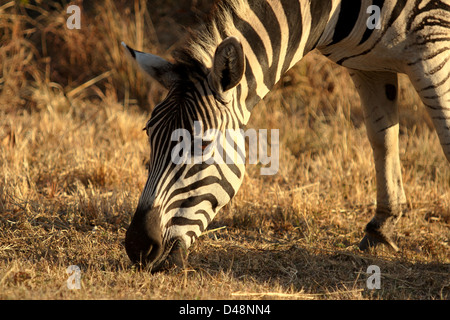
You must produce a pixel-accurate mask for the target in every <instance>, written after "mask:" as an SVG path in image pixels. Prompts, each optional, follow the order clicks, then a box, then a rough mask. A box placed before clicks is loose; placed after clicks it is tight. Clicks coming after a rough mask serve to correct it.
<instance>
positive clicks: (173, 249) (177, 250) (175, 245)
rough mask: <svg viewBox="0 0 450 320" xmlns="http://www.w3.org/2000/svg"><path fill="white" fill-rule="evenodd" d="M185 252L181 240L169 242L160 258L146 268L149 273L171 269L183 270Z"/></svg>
mask: <svg viewBox="0 0 450 320" xmlns="http://www.w3.org/2000/svg"><path fill="white" fill-rule="evenodd" d="M186 257H187V250H186V246H185V244H184V242H183V240H181V239H174V240H172V241H170V242H169V243H168V244H167V245H166V246H165V249H164V251H163V253H162V254H161V256H160V257H159V258H158V259H156V260H155V261H154V262H152V263H151V264H150V265H149V266H148V268H149V269H150V271H151V272H158V271H165V270H168V269H172V268H176V267H178V268H184V266H185V264H186Z"/></svg>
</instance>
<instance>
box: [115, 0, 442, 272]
mask: <svg viewBox="0 0 450 320" xmlns="http://www.w3.org/2000/svg"><path fill="white" fill-rule="evenodd" d="M374 9H378V10H374ZM122 45H123V46H124V47H125V49H126V50H125V52H127V54H128V55H129V56H131V57H132V58H133V60H134V61H136V62H137V64H138V65H139V66H140V67H141V69H143V70H144V71H145V73H146V74H148V75H150V77H151V78H153V79H155V80H157V81H158V82H159V83H160V84H161V85H162V86H164V87H165V88H167V90H168V95H167V97H166V98H165V99H164V100H163V101H162V102H161V103H160V104H158V105H156V106H155V108H154V109H153V111H152V114H151V117H150V120H149V121H148V122H147V124H146V126H145V129H144V130H146V132H147V134H148V137H149V138H148V139H149V144H150V148H151V151H150V167H149V174H148V179H147V182H146V184H145V187H144V189H143V192H142V195H141V196H140V198H139V202H138V205H137V209H136V212H135V214H134V216H133V218H132V221H131V224H130V226H129V228H128V230H127V232H126V236H125V248H126V252H127V254H128V256H129V258H130V259H131V261H132V262H133V263H141V264H142V265H146V266H147V267H148V268H150V270H152V271H156V270H160V269H164V268H166V267H168V266H172V265H178V266H182V265H183V263H184V262H185V258H186V255H187V249H188V248H189V247H190V246H191V245H192V243H193V242H194V241H195V239H196V238H197V237H199V235H200V234H201V233H202V232H203V231H204V230H205V229H206V227H207V226H208V224H209V223H210V222H211V220H213V219H214V217H215V215H216V214H217V212H218V211H219V210H220V209H221V208H222V207H223V206H224V205H226V204H227V203H229V202H230V201H231V199H232V198H233V197H234V195H235V194H236V192H237V191H238V189H239V188H240V186H241V184H242V181H243V178H244V172H245V165H244V164H242V163H229V164H216V163H212V164H207V163H204V162H203V163H196V164H192V163H191V164H188V163H181V164H180V163H178V164H174V163H173V162H172V161H171V160H170V152H171V150H172V149H173V148H174V146H175V145H176V143H177V141H173V140H171V139H170V137H171V132H172V131H173V130H175V129H177V128H184V129H186V130H188V131H189V132H193V130H194V128H193V123H194V122H195V121H200V122H202V123H203V126H204V128H205V129H209V128H214V129H218V130H222V131H223V130H226V129H234V130H237V129H239V128H242V127H244V126H245V125H246V123H247V121H248V120H249V117H250V114H251V112H252V109H253V108H254V107H255V106H256V105H257V103H258V101H260V100H261V99H262V98H263V97H264V96H265V95H266V94H267V93H268V92H269V91H270V90H271V88H272V87H273V86H274V85H275V84H276V83H277V81H278V80H279V79H280V77H281V76H282V75H283V74H284V73H285V72H286V71H287V70H289V69H290V68H291V67H292V66H294V65H295V64H296V63H297V62H299V61H300V60H301V59H302V57H303V56H305V55H306V54H307V53H308V52H310V51H312V50H318V51H319V52H320V53H322V54H323V55H324V56H326V57H327V58H328V59H330V60H331V61H333V62H335V63H337V64H338V65H341V66H343V67H345V68H347V69H348V71H349V74H350V76H351V78H352V80H353V82H354V84H355V86H356V89H357V91H358V93H359V96H360V98H361V104H362V108H363V114H364V120H365V125H366V129H367V134H368V138H369V141H370V144H371V147H372V149H373V158H374V162H375V170H376V187H377V196H376V200H377V202H376V203H377V207H376V212H375V214H374V216H373V218H372V219H371V220H370V221H369V222H368V224H367V225H366V227H365V230H364V231H365V235H364V237H363V239H362V240H361V242H360V244H359V248H360V249H361V250H366V249H367V248H369V247H374V246H376V245H378V244H385V245H387V246H388V247H391V248H393V249H394V250H399V249H398V247H397V245H396V244H395V242H394V240H393V232H394V226H395V224H396V222H397V220H398V219H399V218H400V216H401V215H402V212H403V210H404V209H405V206H406V197H405V192H404V190H403V183H402V176H401V169H400V158H399V146H398V135H399V115H398V94H397V93H398V81H397V75H398V73H403V74H406V75H408V76H409V79H410V80H411V82H412V84H413V86H414V87H415V89H416V91H417V92H418V94H419V96H420V98H421V100H422V101H423V103H424V105H425V107H426V109H427V111H428V114H429V115H430V117H431V119H432V120H433V123H434V127H435V129H436V131H437V135H438V137H439V140H440V143H441V146H442V149H443V151H444V154H445V156H446V158H447V160H448V161H450V1H449V0H361V1H353V0H222V1H219V2H218V3H216V4H215V6H214V8H213V10H212V13H211V14H210V17H209V20H208V21H207V22H206V23H205V24H203V25H201V26H200V27H198V28H197V29H196V30H195V31H193V32H191V34H189V35H188V37H187V41H186V43H184V44H183V45H181V46H180V47H179V48H177V49H175V50H174V52H173V54H172V56H173V58H174V62H169V61H167V60H165V59H163V58H161V57H159V56H156V55H153V54H150V53H144V52H140V51H137V50H134V49H132V48H130V47H129V46H127V45H126V44H124V43H122ZM207 143H211V141H207ZM207 143H206V144H207ZM204 147H206V146H205V145H202V148H204Z"/></svg>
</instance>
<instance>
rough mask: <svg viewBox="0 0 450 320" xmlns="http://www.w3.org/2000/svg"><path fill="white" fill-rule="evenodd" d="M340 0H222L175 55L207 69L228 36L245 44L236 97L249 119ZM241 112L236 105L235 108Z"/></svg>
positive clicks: (306, 49)
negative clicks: (242, 74)
mask: <svg viewBox="0 0 450 320" xmlns="http://www.w3.org/2000/svg"><path fill="white" fill-rule="evenodd" d="M339 2H340V0H314V1H311V0H265V1H262V0H223V1H221V2H219V3H218V4H217V6H216V8H215V10H214V12H213V14H212V16H211V20H210V21H209V22H208V23H206V24H205V25H203V26H202V27H200V29H199V30H197V32H195V33H194V34H192V35H191V38H190V39H189V41H188V45H187V47H186V48H184V49H183V50H181V51H180V52H178V53H177V54H176V57H177V58H178V59H179V60H181V61H191V62H192V61H195V63H194V64H195V65H197V66H198V65H201V66H202V67H203V69H204V72H205V73H206V72H207V70H208V69H209V68H211V66H212V60H213V56H214V52H215V49H216V48H217V46H218V45H219V43H220V42H221V41H222V40H223V39H225V38H226V37H229V36H235V37H237V38H238V39H239V40H240V41H241V43H242V45H243V48H244V53H245V60H246V61H245V62H246V70H245V74H244V77H243V80H242V82H241V84H240V85H238V87H237V88H236V95H237V96H236V99H237V102H238V104H239V109H240V110H243V111H241V114H238V117H239V118H241V120H242V122H243V123H244V124H245V123H246V122H247V121H248V119H249V117H250V112H251V110H252V109H253V107H254V106H255V105H256V104H257V103H258V101H260V100H261V99H262V98H263V97H264V96H265V95H266V94H267V93H268V92H269V91H270V90H271V89H272V87H273V86H274V85H275V84H276V83H277V82H278V80H279V79H280V78H281V76H282V75H283V74H284V73H285V72H286V71H287V70H289V69H290V68H291V67H292V66H293V65H294V64H295V63H297V62H298V61H299V60H300V59H301V58H302V57H303V56H304V55H305V54H306V53H307V52H309V51H311V50H312V49H314V48H315V47H316V45H317V44H318V42H319V40H320V37H321V36H322V34H323V31H324V29H325V27H326V25H327V23H328V21H329V17H330V16H331V13H332V12H333V11H334V9H335V7H336V5H337V3H339ZM236 111H237V110H236Z"/></svg>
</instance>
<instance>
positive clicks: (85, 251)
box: [0, 0, 450, 299]
mask: <svg viewBox="0 0 450 320" xmlns="http://www.w3.org/2000/svg"><path fill="white" fill-rule="evenodd" d="M37 2H38V3H39V1H37ZM195 2H196V3H197V7H195V8H194V7H191V6H190V5H191V2H190V1H186V2H183V4H178V3H177V2H174V1H169V2H167V1H163V0H155V1H152V3H151V7H152V8H155V10H152V11H151V15H150V14H149V10H148V7H149V6H150V5H148V6H147V5H146V2H145V1H137V0H136V1H134V2H128V3H127V2H126V1H116V2H113V1H109V0H105V1H101V2H100V1H96V2H94V3H96V4H95V5H92V6H93V7H89V8H86V7H85V8H83V16H82V19H83V20H82V29H81V30H68V29H66V28H65V19H66V17H67V14H65V9H64V8H65V7H64V6H61V5H59V4H57V3H50V4H49V3H48V2H45V5H44V4H42V3H40V5H39V6H36V7H33V5H32V4H31V3H32V2H31V1H30V3H28V2H27V1H22V2H21V4H20V5H19V4H16V3H15V2H13V1H11V2H8V3H6V4H4V5H2V6H0V42H1V47H0V61H1V68H0V148H1V153H0V299H99V298H106V299H261V298H263V299H449V297H450V288H449V286H450V276H449V271H450V270H449V263H450V255H449V224H450V166H449V164H448V163H447V162H446V160H445V158H444V155H443V152H442V150H441V148H440V146H439V143H438V140H437V138H436V134H435V133H434V132H433V131H432V130H430V122H429V120H428V118H427V116H426V114H425V112H424V108H423V107H422V105H421V103H420V101H419V99H418V97H417V95H416V94H415V92H414V91H413V89H412V88H411V86H410V85H409V83H408V82H407V80H406V79H405V78H402V79H401V80H402V86H401V92H400V97H401V101H402V106H401V116H402V129H401V136H400V143H401V148H400V149H401V159H402V164H403V177H404V183H405V191H406V194H407V197H408V199H409V203H408V207H409V212H408V214H407V215H406V217H404V218H402V219H401V220H400V222H399V225H398V234H397V241H398V244H399V247H400V248H401V251H400V252H399V253H393V252H390V251H386V250H384V249H383V248H380V249H379V250H377V251H376V252H368V253H362V252H360V251H359V250H358V249H357V247H356V244H357V243H358V241H359V240H360V239H361V237H362V235H363V231H362V230H363V228H364V226H365V224H366V223H367V221H368V220H369V219H370V218H371V216H372V215H373V213H374V209H375V204H374V199H375V181H374V176H375V172H374V167H373V162H372V157H371V148H370V145H369V143H368V140H367V137H366V134H365V129H364V126H363V124H362V115H361V111H360V108H359V99H358V97H357V94H356V92H355V90H354V89H353V87H352V85H350V79H349V76H348V75H347V73H346V71H344V70H343V69H341V68H339V67H337V66H335V65H333V64H331V63H330V62H327V61H326V60H325V59H324V58H322V57H319V56H318V55H316V54H311V55H309V56H308V57H307V58H305V61H304V62H302V63H300V64H299V65H298V66H296V67H295V68H294V69H293V70H292V71H290V72H289V73H288V74H287V75H286V76H285V77H284V78H283V79H282V80H281V81H280V84H279V85H277V89H276V90H274V91H273V92H272V93H271V94H269V96H268V97H267V98H266V99H265V100H264V102H262V103H261V104H260V105H259V106H258V107H257V110H258V111H257V112H255V113H254V114H253V116H252V118H251V123H250V124H249V126H250V127H254V128H276V129H280V142H281V149H280V153H281V160H280V171H279V173H278V174H277V175H275V176H261V175H259V166H257V165H256V166H255V165H254V166H249V167H248V171H247V176H246V178H245V181H244V184H243V186H242V188H241V190H240V191H239V193H238V195H237V196H236V198H235V199H234V201H233V203H232V205H229V206H228V207H227V208H225V209H224V210H222V212H221V213H220V214H219V215H218V217H217V219H216V220H215V221H214V222H213V223H212V225H211V227H210V229H209V231H207V232H206V233H205V234H204V235H203V236H202V237H200V239H199V240H198V241H197V242H196V243H195V245H194V246H193V248H192V249H191V250H190V255H189V259H188V263H189V265H188V266H187V268H186V269H185V270H179V269H174V270H170V271H168V272H165V273H157V274H148V273H146V272H140V271H137V270H135V269H134V268H132V267H131V266H130V263H129V260H128V258H127V256H126V254H125V250H124V246H123V241H124V235H125V230H126V228H127V226H128V224H129V222H130V220H131V216H132V214H133V213H134V209H135V207H136V204H137V199H138V197H139V195H140V192H141V190H142V187H143V185H144V183H145V180H146V168H145V164H146V161H147V160H148V145H147V142H146V136H145V133H144V132H143V131H142V130H141V129H142V127H143V126H144V124H145V122H146V120H147V119H148V117H149V110H150V108H151V107H149V106H153V105H154V103H156V102H158V101H159V100H160V99H161V97H162V95H163V94H164V92H163V91H161V88H160V87H158V86H157V85H156V84H155V83H148V82H146V80H144V79H143V77H142V76H140V75H138V74H135V70H134V69H133V68H132V67H131V66H130V65H129V63H128V62H127V61H126V60H125V59H124V57H123V54H122V52H121V51H120V49H119V43H120V41H121V40H125V41H127V42H129V43H130V44H134V45H135V46H136V47H137V48H138V49H145V50H149V51H153V52H156V53H159V54H166V52H169V51H170V48H171V46H172V45H174V43H175V42H176V41H175V40H174V38H173V36H172V37H170V36H169V35H171V34H172V35H175V37H177V36H178V35H179V34H181V33H182V30H183V29H182V28H181V27H178V26H177V27H174V25H175V24H174V21H178V22H181V23H183V22H184V23H185V25H190V24H192V23H194V22H195V19H193V18H192V17H193V14H195V15H199V16H201V17H202V16H203V14H204V13H203V12H205V11H207V8H209V7H210V3H209V1H206V0H205V1H195ZM85 3H86V2H85ZM149 3H150V2H149ZM163 4H165V5H163ZM85 5H86V4H85ZM25 8H28V10H29V11H28V12H27V11H26V10H25ZM200 10H203V11H200ZM36 11H38V12H39V14H38V15H35V16H34V18H33V19H32V18H30V15H34V14H35V12H36ZM169 26H170V27H171V29H169V28H168V27H169ZM157 35H158V36H157ZM177 41H178V40H177ZM166 50H167V51H166ZM139 105H140V106H141V107H138V106H139ZM372 264H375V265H378V266H379V267H380V268H381V272H382V283H381V289H380V290H374V291H371V290H368V289H366V279H367V274H366V269H367V267H368V266H369V265H372ZM70 265H78V266H79V267H80V268H81V274H82V278H81V280H82V281H81V284H82V288H81V290H69V289H67V285H66V280H67V278H68V275H67V274H66V269H67V267H68V266H70Z"/></svg>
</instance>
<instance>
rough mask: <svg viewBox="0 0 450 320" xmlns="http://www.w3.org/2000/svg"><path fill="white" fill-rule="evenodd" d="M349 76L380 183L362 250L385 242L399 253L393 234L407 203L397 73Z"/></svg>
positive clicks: (363, 73)
mask: <svg viewBox="0 0 450 320" xmlns="http://www.w3.org/2000/svg"><path fill="white" fill-rule="evenodd" d="M350 75H351V77H352V79H353V82H354V83H355V85H356V88H357V90H358V93H359V95H360V97H361V103H362V107H363V112H364V120H365V124H366V128H367V134H368V137H369V140H370V144H371V146H372V149H373V156H374V160H375V170H376V180H377V208H376V212H375V216H374V217H373V219H372V220H371V221H370V222H369V223H368V224H367V226H366V229H365V232H366V235H365V237H364V238H363V239H362V241H361V242H360V244H359V247H360V249H361V250H366V249H368V248H369V247H373V246H376V245H377V244H379V243H384V244H387V245H389V246H390V247H392V248H393V249H394V250H396V251H397V250H398V247H397V246H396V245H395V243H394V241H393V240H392V234H393V231H394V225H395V223H396V222H397V220H398V219H399V218H400V216H401V215H402V210H403V207H404V206H405V204H406V197H405V192H404V190H403V184H402V176H401V168H400V158H399V151H398V132H399V127H398V106H397V90H398V89H397V74H395V73H390V72H366V71H356V70H350Z"/></svg>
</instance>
